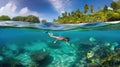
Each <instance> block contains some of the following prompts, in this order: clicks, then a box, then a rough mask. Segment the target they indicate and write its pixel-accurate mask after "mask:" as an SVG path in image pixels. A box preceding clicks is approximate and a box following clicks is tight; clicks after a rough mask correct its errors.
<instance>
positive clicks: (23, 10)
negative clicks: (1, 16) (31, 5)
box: [19, 7, 29, 14]
mask: <svg viewBox="0 0 120 67" xmlns="http://www.w3.org/2000/svg"><path fill="white" fill-rule="evenodd" d="M28 11H29V9H28V8H27V7H24V8H22V9H21V10H20V12H19V14H26V13H28Z"/></svg>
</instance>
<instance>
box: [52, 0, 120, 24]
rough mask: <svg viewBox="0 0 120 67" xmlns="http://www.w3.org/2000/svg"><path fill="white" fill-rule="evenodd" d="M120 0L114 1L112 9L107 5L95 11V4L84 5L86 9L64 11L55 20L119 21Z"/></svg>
mask: <svg viewBox="0 0 120 67" xmlns="http://www.w3.org/2000/svg"><path fill="white" fill-rule="evenodd" d="M119 3H120V0H118V1H117V2H112V3H111V7H110V9H109V8H108V6H107V5H105V6H104V8H103V9H100V8H99V10H98V11H94V7H93V5H90V6H89V5H88V4H85V5H84V11H83V12H81V11H80V9H78V10H76V11H73V12H71V13H67V12H64V13H62V16H58V18H57V19H54V20H53V22H58V23H64V24H66V23H72V24H75V23H86V22H88V23H90V22H106V21H118V20H120V5H119Z"/></svg>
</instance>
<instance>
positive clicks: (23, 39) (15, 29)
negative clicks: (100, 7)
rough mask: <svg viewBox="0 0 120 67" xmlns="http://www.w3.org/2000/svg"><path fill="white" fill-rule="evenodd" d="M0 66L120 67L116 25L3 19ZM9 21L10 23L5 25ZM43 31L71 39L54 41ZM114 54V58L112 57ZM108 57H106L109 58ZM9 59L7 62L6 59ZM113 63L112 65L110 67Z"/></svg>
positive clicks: (118, 32)
mask: <svg viewBox="0 0 120 67" xmlns="http://www.w3.org/2000/svg"><path fill="white" fill-rule="evenodd" d="M2 23H3V24H1V27H0V62H1V63H0V67H10V66H11V67H93V66H96V67H99V66H103V67H105V66H109V65H111V64H112V65H113V66H119V65H120V64H119V62H120V61H119V60H116V58H120V56H119V55H120V54H119V53H118V52H119V51H120V49H119V48H120V45H119V43H120V36H119V34H120V30H119V28H116V27H118V26H119V24H106V23H94V24H82V25H62V24H52V23H44V24H31V23H25V24H24V23H23V24H22V23H21V25H20V24H19V23H13V22H8V21H7V24H6V22H5V24H4V22H2ZM9 24H11V25H10V26H8V25H9ZM46 32H51V33H53V34H54V35H56V36H63V37H69V38H70V41H69V43H70V45H67V44H66V43H65V42H64V41H58V42H57V43H55V44H54V43H53V42H54V40H55V39H53V38H50V37H49V36H48V34H47V33H46ZM113 55H114V56H115V58H113ZM108 59H109V60H108ZM8 61H10V62H8ZM113 66H112V67H113Z"/></svg>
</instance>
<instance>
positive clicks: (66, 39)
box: [47, 32, 70, 45]
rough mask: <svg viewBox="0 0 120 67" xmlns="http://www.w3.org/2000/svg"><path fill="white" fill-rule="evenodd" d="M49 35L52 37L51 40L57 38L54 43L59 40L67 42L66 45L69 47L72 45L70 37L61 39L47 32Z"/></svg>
mask: <svg viewBox="0 0 120 67" xmlns="http://www.w3.org/2000/svg"><path fill="white" fill-rule="evenodd" d="M47 33H48V35H49V36H50V37H51V38H55V39H56V40H55V41H54V43H56V42H57V41H58V40H63V41H66V44H67V45H70V44H69V38H68V37H61V36H54V35H53V34H52V33H49V32H47Z"/></svg>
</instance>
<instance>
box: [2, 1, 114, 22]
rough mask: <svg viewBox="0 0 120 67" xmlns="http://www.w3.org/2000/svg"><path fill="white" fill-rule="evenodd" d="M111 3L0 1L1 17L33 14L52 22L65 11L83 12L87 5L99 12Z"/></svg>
mask: <svg viewBox="0 0 120 67" xmlns="http://www.w3.org/2000/svg"><path fill="white" fill-rule="evenodd" d="M111 2H112V0H0V15H9V16H10V17H14V16H18V15H20V16H26V15H30V14H32V15H36V16H38V17H39V19H46V20H47V21H52V20H53V19H54V18H57V17H58V16H59V15H60V14H61V13H63V12H65V11H67V12H71V11H74V10H77V9H80V10H81V11H83V8H84V5H85V4H88V5H93V6H94V9H95V10H96V11H97V10H98V7H101V8H103V7H104V5H107V6H108V7H110V3H111Z"/></svg>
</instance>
